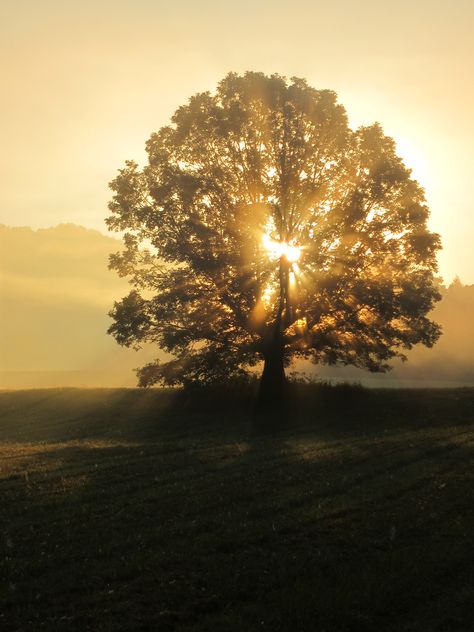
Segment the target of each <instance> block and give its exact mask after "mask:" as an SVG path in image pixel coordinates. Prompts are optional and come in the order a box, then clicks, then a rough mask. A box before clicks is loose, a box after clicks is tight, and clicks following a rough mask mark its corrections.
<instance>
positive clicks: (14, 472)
mask: <svg viewBox="0 0 474 632" xmlns="http://www.w3.org/2000/svg"><path fill="white" fill-rule="evenodd" d="M298 389H299V393H298V394H297V399H296V400H295V401H299V402H300V403H299V405H298V406H296V403H295V404H294V409H293V410H294V411H295V412H294V414H292V415H291V418H290V420H289V421H288V423H287V424H286V425H285V424H283V423H282V422H281V421H280V422H279V424H278V428H277V429H276V430H275V431H272V429H271V428H270V424H269V422H268V421H267V423H265V424H257V425H255V424H253V423H252V421H251V415H250V410H251V407H250V396H249V393H248V392H247V391H244V392H235V391H232V392H220V393H214V394H212V395H211V394H209V393H208V394H204V393H197V394H193V395H178V394H176V393H173V392H171V391H168V392H166V391H136V390H40V391H23V392H10V393H6V392H4V393H1V394H0V451H1V452H0V458H1V461H0V463H1V473H0V490H1V505H0V520H1V524H0V554H1V557H0V571H1V577H2V579H3V581H1V582H0V601H1V610H0V630H2V632H3V631H5V632H7V631H10V630H12V631H13V630H18V631H19V630H24V631H29V630H46V631H48V632H49V631H55V630H68V631H79V630H80V631H84V630H100V631H106V630H107V631H114V632H115V631H133V630H158V631H161V630H163V631H167V630H183V631H184V630H200V631H204V630H206V631H220V630H222V631H227V630H229V631H234V630H242V631H253V630H272V631H277V630H297V631H298V630H302V631H303V630H308V631H320V632H323V631H326V632H344V631H351V632H358V631H360V632H363V631H364V632H369V631H374V632H375V631H377V632H379V631H388V632H390V631H395V630H396V631H405V630H406V631H408V630H413V631H414V630H417V631H420V632H431V631H446V632H451V631H456V630H458V631H459V630H466V631H467V630H473V629H474V542H473V537H474V535H473V534H474V505H473V500H474V498H473V496H474V470H473V456H474V391H473V390H470V389H459V390H439V391H433V390H431V391H427V390H425V391H422V390H420V391H409V390H403V391H402V390H399V391H384V390H378V391H365V390H364V389H360V388H347V387H346V388H345V387H340V388H327V387H320V388H317V387H314V386H311V385H309V386H305V385H300V386H299V387H298ZM295 397H296V396H295Z"/></svg>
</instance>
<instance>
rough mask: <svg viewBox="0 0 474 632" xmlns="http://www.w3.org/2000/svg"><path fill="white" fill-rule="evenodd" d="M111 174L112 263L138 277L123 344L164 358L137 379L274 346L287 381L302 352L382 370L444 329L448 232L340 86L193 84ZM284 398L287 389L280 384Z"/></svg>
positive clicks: (271, 369)
mask: <svg viewBox="0 0 474 632" xmlns="http://www.w3.org/2000/svg"><path fill="white" fill-rule="evenodd" d="M146 149H147V152H148V164H147V165H146V166H145V167H144V168H143V169H141V168H139V166H138V165H137V164H136V163H135V162H132V161H130V162H127V163H126V165H125V167H124V168H123V169H122V170H120V171H119V175H118V176H117V177H116V179H115V180H114V181H113V182H112V183H111V185H110V186H111V188H112V190H113V192H114V196H113V199H112V201H111V202H110V204H109V208H110V211H111V215H110V217H109V218H108V220H107V222H108V226H109V228H110V229H112V230H115V231H121V232H124V237H123V239H124V243H125V249H124V250H123V251H121V252H119V253H117V254H114V255H112V257H111V267H112V268H114V269H115V270H117V272H118V273H119V274H120V275H121V276H128V277H129V278H130V280H131V283H132V285H133V287H134V289H133V290H132V291H131V292H130V294H129V295H128V296H126V297H125V298H123V299H122V300H121V301H120V302H117V303H116V304H115V306H114V308H113V310H112V312H111V315H112V317H113V319H114V322H113V324H112V326H111V327H110V330H109V331H110V333H112V335H113V336H115V338H116V340H117V341H118V342H119V343H120V344H122V345H126V346H140V345H141V344H142V343H144V342H153V343H156V345H157V346H158V347H159V348H160V349H162V350H165V351H167V352H169V353H170V354H171V358H172V359H170V360H169V361H167V362H163V363H162V362H159V361H157V362H156V363H152V364H148V365H146V366H144V367H143V368H142V369H140V370H139V371H138V375H139V383H140V384H141V385H145V386H146V385H151V384H154V383H164V384H169V385H174V384H183V383H189V382H198V383H212V382H216V381H221V380H226V379H228V378H231V377H233V376H237V375H241V374H242V373H246V372H248V371H249V369H250V368H251V367H255V366H256V365H257V364H258V363H260V362H261V361H263V363H264V364H263V373H262V381H261V397H262V401H265V400H266V399H268V398H269V397H275V395H277V396H278V393H281V392H282V387H283V385H284V381H285V372H284V371H285V366H287V365H288V364H289V363H290V362H291V360H292V359H294V358H309V359H311V360H312V361H313V362H315V363H329V364H335V363H342V364H351V365H354V366H357V367H364V368H367V369H368V370H370V371H384V370H386V369H387V368H389V361H390V360H391V359H392V358H394V357H397V356H398V357H402V358H404V351H405V350H407V349H410V348H411V347H412V346H413V345H415V344H417V343H422V344H425V345H427V346H431V345H432V344H433V343H434V342H435V341H436V339H437V338H438V336H439V334H440V330H439V327H438V326H437V325H436V324H435V323H433V322H431V321H430V320H429V319H428V317H427V314H428V313H429V312H430V310H431V309H432V307H433V305H434V302H435V301H437V300H439V294H438V292H437V290H436V284H435V277H434V273H435V272H436V252H437V250H438V249H439V248H440V240H439V237H438V235H436V234H433V233H431V232H430V231H429V229H428V228H427V218H428V215H429V211H428V208H427V205H426V202H425V198H424V192H423V189H422V188H421V187H420V185H419V184H418V183H417V182H416V181H415V180H413V179H412V178H411V173H410V170H409V169H407V168H406V166H405V165H404V164H403V162H402V160H401V159H400V158H399V157H398V156H397V154H396V147H395V143H394V141H393V140H392V139H391V138H389V137H388V136H385V135H384V133H383V131H382V129H381V127H380V125H378V124H374V125H371V126H369V127H361V128H359V129H357V130H355V131H353V130H352V129H351V128H350V127H349V125H348V121H347V116H346V112H345V110H344V108H343V106H342V105H340V104H338V102H337V97H336V94H335V93H334V92H332V91H330V90H316V89H314V88H312V87H310V86H309V85H308V84H307V83H306V81H304V80H303V79H297V78H293V79H292V80H291V81H287V80H286V79H285V78H284V77H281V76H279V75H272V76H270V77H268V76H265V75H264V74H261V73H253V72H248V73H246V74H245V75H244V76H238V75H236V74H234V73H231V74H229V75H227V77H225V78H224V80H223V81H221V82H220V83H219V85H218V87H217V91H216V93H215V94H210V93H209V92H204V93H201V94H197V95H195V96H193V97H192V98H191V99H190V100H189V102H188V103H187V104H186V105H183V106H182V107H180V108H179V109H178V110H177V111H176V113H175V114H174V116H173V118H172V121H171V124H170V125H169V126H166V127H163V128H161V129H160V130H159V131H158V132H156V133H154V134H152V136H151V138H150V139H149V141H148V142H147V144H146ZM277 399H278V397H277Z"/></svg>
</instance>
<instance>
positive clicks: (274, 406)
mask: <svg viewBox="0 0 474 632" xmlns="http://www.w3.org/2000/svg"><path fill="white" fill-rule="evenodd" d="M286 405H287V381H286V376H285V366H284V346H283V342H282V341H281V340H279V339H277V340H273V341H272V343H271V344H270V345H269V346H268V349H267V351H266V353H265V354H264V365H263V372H262V377H261V378H260V385H259V389H258V396H257V405H256V413H257V414H264V415H265V414H278V415H280V414H282V415H284V413H285V412H286Z"/></svg>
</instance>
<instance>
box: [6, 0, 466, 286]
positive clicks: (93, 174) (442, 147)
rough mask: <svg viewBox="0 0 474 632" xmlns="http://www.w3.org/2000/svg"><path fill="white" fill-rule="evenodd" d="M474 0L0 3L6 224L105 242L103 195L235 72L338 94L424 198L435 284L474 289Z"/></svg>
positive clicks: (353, 117) (12, 0)
mask: <svg viewBox="0 0 474 632" xmlns="http://www.w3.org/2000/svg"><path fill="white" fill-rule="evenodd" d="M473 28H474V2H473V1H472V0H451V2H447V0H443V1H440V0H416V2H415V1H414V0H410V1H408V0H399V1H398V2H390V3H389V2H384V1H383V0H359V1H358V2H356V1H355V0H333V1H332V2H328V1H327V0H324V2H320V1H319V0H312V1H310V0H293V1H292V2H287V1H285V2H282V1H280V0H273V2H270V1H267V0H261V1H259V0H240V1H239V2H232V3H231V2H227V0H207V1H203V0H194V1H191V0H173V1H171V0H170V1H168V0H166V1H165V0H134V1H131V0H114V1H109V0H94V1H89V0H77V1H76V0H0V65H1V67H0V78H1V86H2V98H1V100H0V139H1V141H0V142H1V146H2V151H1V154H0V170H1V174H2V175H1V180H2V186H1V187H0V222H2V223H6V224H9V225H12V226H18V225H29V226H33V227H35V228H36V227H47V226H52V225H55V224H58V223H60V222H75V223H78V224H82V225H84V226H87V227H92V228H97V229H99V230H102V231H105V225H104V217H105V216H106V215H107V208H106V206H107V201H108V199H109V198H110V192H109V191H108V188H107V183H108V182H109V181H110V180H111V179H112V178H113V177H114V175H115V172H116V170H117V169H118V168H119V167H121V166H122V164H123V162H124V160H125V159H128V158H133V159H136V160H138V161H139V162H141V161H143V159H144V143H145V140H146V139H147V138H148V137H149V135H150V134H151V132H152V131H154V130H157V129H158V128H159V127H161V126H162V125H164V124H166V123H167V122H168V120H169V118H170V116H171V114H172V113H173V112H174V110H175V109H176V108H177V107H178V106H179V105H180V104H182V103H183V102H185V101H186V99H187V98H188V97H189V96H190V95H191V94H194V93H195V92H198V91H202V90H212V89H213V88H214V87H215V85H216V83H217V82H218V81H219V80H220V79H221V78H222V77H223V76H224V75H225V74H226V73H227V72H229V71H231V70H232V71H237V72H243V71H245V70H261V71H263V72H266V73H272V72H278V73H280V74H283V75H286V76H294V75H296V76H300V77H305V78H306V79H307V80H308V81H309V83H310V84H311V85H313V86H314V87H316V88H331V89H333V90H335V91H336V92H337V93H338V95H339V99H340V101H341V103H343V105H344V106H345V107H346V109H347V111H348V114H349V119H350V121H351V123H352V124H353V125H354V126H357V125H360V124H369V123H371V122H373V121H376V120H377V121H379V122H380V123H381V124H382V126H383V128H384V130H385V132H386V133H388V134H390V135H391V136H393V137H394V138H395V139H396V140H397V142H398V146H399V153H400V154H401V155H402V156H403V157H404V158H405V161H406V163H407V165H408V166H410V167H412V168H413V172H414V175H415V177H417V179H419V181H420V182H421V183H422V184H423V185H424V187H425V189H426V193H427V199H428V202H429V205H430V208H431V211H432V217H431V227H432V229H433V230H436V231H437V232H440V233H441V235H442V237H443V244H444V250H443V253H442V254H441V255H440V271H441V273H442V275H443V276H444V277H445V279H446V280H447V281H450V280H451V279H452V278H453V276H454V275H455V274H459V275H460V277H461V280H462V281H463V282H464V283H474V257H472V254H471V251H472V237H473V233H474V230H473V229H474V195H473V194H472V180H473V175H472V174H473V173H474V150H473V146H474V114H473V113H474V79H473V78H474V38H473V37H472V32H473Z"/></svg>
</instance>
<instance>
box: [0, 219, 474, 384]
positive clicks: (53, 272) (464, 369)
mask: <svg viewBox="0 0 474 632" xmlns="http://www.w3.org/2000/svg"><path fill="white" fill-rule="evenodd" d="M120 247H121V242H120V241H118V240H117V239H114V238H112V237H108V236H106V235H103V234H102V233H100V232H98V231H95V230H89V229H86V228H83V227H81V226H75V225H72V224H62V225H59V226H56V227H55V228H48V229H40V230H32V229H31V228H11V227H7V226H1V225H0V318H1V328H0V349H1V354H0V387H4V388H28V387H36V386H38V387H39V386H43V387H48V386H120V385H121V386H132V385H134V384H135V382H136V380H135V374H134V373H133V371H132V369H133V368H135V367H137V366H140V365H142V364H144V363H145V362H146V361H147V359H149V358H151V357H153V356H155V355H156V351H154V350H150V349H149V350H146V351H145V350H143V351H140V352H138V353H136V352H134V351H133V350H128V349H122V348H121V347H119V346H118V345H117V344H116V342H115V341H114V340H113V338H111V336H108V335H107V334H106V330H107V328H108V326H109V323H110V319H109V317H108V316H107V312H108V310H109V309H110V308H111V306H112V304H113V301H114V300H116V299H119V298H121V297H122V296H123V295H124V294H125V293H126V292H127V291H128V285H127V283H126V281H124V280H123V279H119V278H118V277H117V275H116V274H115V273H113V272H111V271H109V270H108V268H107V265H108V256H109V254H110V253H111V252H115V251H117V250H118V249H120ZM433 318H434V319H435V320H436V321H437V322H439V323H440V324H441V325H442V326H443V332H444V333H443V336H442V337H441V339H440V341H439V342H438V343H437V344H436V346H435V347H434V348H433V349H426V348H424V347H423V348H421V347H420V348H415V349H413V350H412V351H411V352H409V353H408V357H409V361H408V362H406V363H403V364H402V363H400V362H397V363H395V368H394V370H393V371H391V372H390V373H387V374H382V375H377V374H375V375H374V374H369V373H367V372H365V371H359V370H357V369H354V368H352V367H344V368H334V367H317V368H313V367H312V365H311V366H310V368H311V370H316V371H317V374H318V375H319V376H320V377H322V378H331V379H348V380H358V381H362V382H364V383H366V384H374V385H388V386H394V385H412V386H413V385H420V386H422V385H424V386H437V385H438V386H448V385H450V384H453V385H456V384H457V385H460V384H466V385H472V384H474V343H473V340H472V322H473V321H474V285H462V284H461V283H460V282H459V281H458V280H456V281H455V282H454V283H452V284H451V286H450V287H448V288H444V289H443V300H442V301H441V303H439V304H438V306H437V307H436V309H435V310H434V313H433ZM296 368H297V369H302V368H307V365H299V366H297V367H296Z"/></svg>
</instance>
